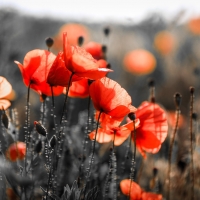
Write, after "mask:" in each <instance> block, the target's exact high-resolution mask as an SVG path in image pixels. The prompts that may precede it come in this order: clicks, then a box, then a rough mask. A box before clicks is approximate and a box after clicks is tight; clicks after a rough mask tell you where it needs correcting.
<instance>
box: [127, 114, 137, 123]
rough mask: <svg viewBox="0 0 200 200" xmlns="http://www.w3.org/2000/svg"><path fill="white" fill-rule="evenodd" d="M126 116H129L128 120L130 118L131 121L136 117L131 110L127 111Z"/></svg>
mask: <svg viewBox="0 0 200 200" xmlns="http://www.w3.org/2000/svg"><path fill="white" fill-rule="evenodd" d="M128 117H129V118H130V120H132V121H133V120H135V119H136V115H135V113H133V112H131V113H129V114H128Z"/></svg>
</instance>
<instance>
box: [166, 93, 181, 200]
mask: <svg viewBox="0 0 200 200" xmlns="http://www.w3.org/2000/svg"><path fill="white" fill-rule="evenodd" d="M174 98H175V104H176V124H175V127H174V131H173V134H172V138H171V141H170V147H169V155H168V173H167V180H168V188H167V200H170V187H171V178H170V173H171V157H172V150H173V145H174V140H175V136H176V133H177V130H178V122H179V116H180V101H181V100H180V99H181V95H180V94H179V93H176V94H175V95H174Z"/></svg>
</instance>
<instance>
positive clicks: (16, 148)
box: [6, 142, 26, 162]
mask: <svg viewBox="0 0 200 200" xmlns="http://www.w3.org/2000/svg"><path fill="white" fill-rule="evenodd" d="M25 155H26V144H25V143H24V142H15V143H13V144H11V145H10V146H9V147H8V150H7V151H6V156H7V158H8V159H9V160H11V161H13V162H14V161H16V160H17V159H19V160H23V159H24V157H25Z"/></svg>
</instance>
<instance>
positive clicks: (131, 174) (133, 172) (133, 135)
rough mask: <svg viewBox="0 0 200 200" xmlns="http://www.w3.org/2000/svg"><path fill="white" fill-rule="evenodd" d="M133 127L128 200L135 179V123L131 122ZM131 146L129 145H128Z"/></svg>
mask: <svg viewBox="0 0 200 200" xmlns="http://www.w3.org/2000/svg"><path fill="white" fill-rule="evenodd" d="M133 127H134V130H133V131H131V138H132V137H133V143H134V151H133V154H132V159H131V173H130V180H131V182H130V187H129V188H130V189H129V199H130V200H131V186H132V181H134V179H135V164H136V162H135V158H136V129H135V121H134V120H133ZM130 145H131V144H130Z"/></svg>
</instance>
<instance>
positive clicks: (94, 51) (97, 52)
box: [84, 42, 104, 60]
mask: <svg viewBox="0 0 200 200" xmlns="http://www.w3.org/2000/svg"><path fill="white" fill-rule="evenodd" d="M84 48H85V50H86V51H87V52H88V53H90V54H91V55H92V57H93V58H95V59H96V60H99V59H102V58H104V53H103V51H102V45H101V44H100V43H97V42H89V43H87V44H86V45H85V46H84Z"/></svg>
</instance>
